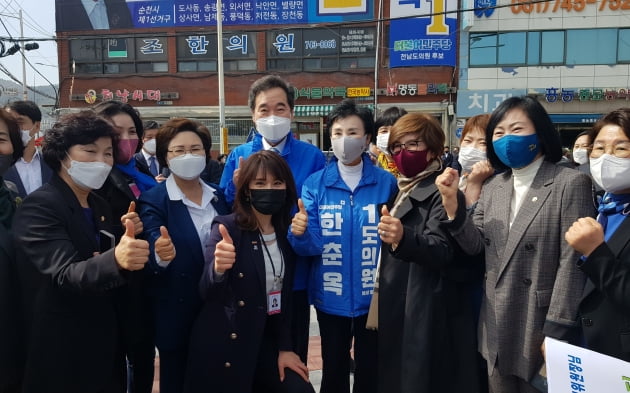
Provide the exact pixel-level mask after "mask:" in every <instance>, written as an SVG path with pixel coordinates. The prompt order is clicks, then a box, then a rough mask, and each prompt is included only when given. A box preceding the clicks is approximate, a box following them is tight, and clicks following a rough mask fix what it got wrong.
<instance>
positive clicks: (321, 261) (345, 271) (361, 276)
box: [289, 100, 398, 393]
mask: <svg viewBox="0 0 630 393" xmlns="http://www.w3.org/2000/svg"><path fill="white" fill-rule="evenodd" d="M327 126H328V129H329V131H330V135H331V144H332V149H333V153H334V155H335V158H334V159H333V161H331V163H330V164H329V165H328V166H326V168H324V169H322V170H320V171H318V172H316V173H314V174H313V175H311V176H310V177H309V178H308V179H306V181H305V182H304V186H303V187H302V198H301V200H300V201H299V202H298V206H299V212H298V213H297V214H296V215H295V217H294V219H293V222H292V226H291V231H290V233H289V242H290V243H291V245H292V246H293V248H294V250H295V251H296V253H297V254H299V255H316V256H317V257H318V258H317V260H316V262H314V263H313V265H312V266H311V277H310V282H309V300H310V301H311V303H312V304H314V305H315V308H316V310H317V320H318V322H319V330H320V335H321V340H322V360H323V373H322V384H321V392H323V393H326V392H331V391H333V390H334V391H335V392H348V393H349V392H350V385H349V375H348V374H349V372H350V369H349V359H350V346H351V343H352V338H354V354H355V356H354V359H355V365H356V366H355V374H354V390H353V392H355V393H363V392H375V391H376V386H377V383H376V369H377V363H376V349H377V345H376V332H375V331H372V330H367V329H366V328H365V324H366V321H367V314H368V309H369V306H370V300H371V298H372V293H373V291H374V278H375V272H376V266H377V260H378V250H380V245H381V241H380V237H379V235H378V233H377V225H378V222H379V219H380V214H379V210H380V207H381V205H383V204H385V203H387V202H388V201H389V200H390V199H391V198H392V197H394V196H395V195H396V193H397V192H398V187H397V184H396V179H395V177H394V176H393V175H391V174H390V173H389V172H386V171H385V170H383V169H381V168H378V167H376V166H374V165H373V164H372V162H371V161H370V159H369V157H368V156H367V155H366V154H363V152H364V151H365V149H366V148H367V146H368V145H369V143H370V141H371V139H372V135H373V130H374V121H373V117H372V112H371V111H370V110H369V109H367V108H364V107H358V106H356V105H355V103H354V102H353V101H351V100H344V101H342V102H341V104H339V105H337V106H336V107H335V109H333V111H332V113H331V114H330V115H329V120H328V125H327Z"/></svg>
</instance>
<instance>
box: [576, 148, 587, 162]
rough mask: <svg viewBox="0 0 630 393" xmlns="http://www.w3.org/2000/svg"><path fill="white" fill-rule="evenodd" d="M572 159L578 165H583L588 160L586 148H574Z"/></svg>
mask: <svg viewBox="0 0 630 393" xmlns="http://www.w3.org/2000/svg"><path fill="white" fill-rule="evenodd" d="M573 161H575V162H576V163H578V164H580V165H584V164H586V163H587V162H588V150H587V149H574V150H573Z"/></svg>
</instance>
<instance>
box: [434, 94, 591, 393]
mask: <svg viewBox="0 0 630 393" xmlns="http://www.w3.org/2000/svg"><path fill="white" fill-rule="evenodd" d="M486 153H487V156H488V160H489V161H490V164H491V165H492V167H493V168H495V169H498V170H502V171H503V173H500V174H498V175H496V176H494V177H493V178H491V180H490V181H488V182H487V183H486V184H485V185H484V186H483V189H482V191H481V195H480V197H479V201H478V203H477V206H476V208H475V211H474V213H473V214H472V216H470V215H469V214H468V213H467V211H466V207H467V206H466V202H465V198H464V195H463V194H462V193H461V191H459V192H458V183H459V175H458V173H457V171H455V170H452V169H449V168H447V169H446V170H445V171H444V173H443V174H442V175H440V177H438V179H437V180H436V184H437V185H438V187H439V189H440V193H441V195H442V203H443V205H444V208H445V210H446V213H447V217H444V218H443V220H442V225H443V226H444V228H446V229H447V230H448V231H449V233H450V234H451V235H452V237H453V239H454V240H455V241H456V242H457V244H458V245H459V246H460V248H461V249H462V250H463V251H464V252H465V253H466V254H468V255H476V254H479V253H480V252H482V251H485V261H486V274H485V276H484V281H485V282H484V288H485V296H484V298H483V300H482V305H481V314H480V323H479V340H480V342H479V350H480V352H481V354H482V355H483V357H484V358H485V359H486V361H487V364H488V373H489V378H488V383H489V387H490V391H491V392H493V393H501V392H506V393H507V392H510V393H512V392H514V393H518V392H520V393H524V392H536V391H537V390H536V389H535V388H533V387H532V386H531V385H530V383H529V381H530V380H531V378H532V377H533V376H534V374H535V373H537V372H538V370H539V369H540V367H541V365H542V363H543V353H542V350H541V346H542V343H543V340H544V338H545V336H549V337H553V338H557V339H561V340H572V339H574V338H575V335H576V333H577V329H576V326H577V320H576V315H577V307H578V303H579V298H580V296H581V293H582V289H583V287H584V275H583V274H582V273H581V272H580V271H579V270H578V269H577V268H576V266H575V261H576V260H577V258H579V255H578V254H577V253H576V252H575V251H573V250H572V249H571V247H569V245H568V244H567V243H566V242H564V241H563V236H564V233H565V232H566V231H567V230H568V229H569V227H570V225H571V224H572V223H573V222H574V221H575V220H576V219H577V218H578V217H581V216H583V215H585V214H586V215H588V214H589V213H591V212H593V202H592V200H593V195H592V192H591V190H592V188H591V187H592V186H591V181H590V179H589V178H588V176H586V175H584V174H583V173H580V172H578V171H575V170H572V169H569V168H566V167H563V166H560V165H558V164H557V162H558V161H560V159H561V158H562V145H561V143H560V135H559V134H558V131H557V130H556V129H555V127H554V126H553V123H552V122H551V119H550V117H549V115H548V114H547V112H546V111H545V109H544V108H543V106H542V105H541V104H540V103H539V102H538V101H536V99H535V98H532V97H529V96H524V97H511V98H508V99H507V100H505V101H503V102H502V103H501V104H500V105H499V106H498V108H497V109H495V111H494V112H493V113H492V115H491V117H490V121H489V123H488V126H487V128H486Z"/></svg>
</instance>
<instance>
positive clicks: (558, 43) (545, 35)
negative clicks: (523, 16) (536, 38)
mask: <svg viewBox="0 0 630 393" xmlns="http://www.w3.org/2000/svg"><path fill="white" fill-rule="evenodd" d="M563 63H564V31H543V32H541V36H540V64H545V65H547V64H558V65H561V64H563Z"/></svg>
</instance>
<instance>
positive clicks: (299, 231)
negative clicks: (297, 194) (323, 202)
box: [291, 198, 308, 236]
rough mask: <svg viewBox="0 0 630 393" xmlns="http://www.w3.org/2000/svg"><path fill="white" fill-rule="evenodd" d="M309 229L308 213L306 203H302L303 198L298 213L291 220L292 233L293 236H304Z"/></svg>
mask: <svg viewBox="0 0 630 393" xmlns="http://www.w3.org/2000/svg"><path fill="white" fill-rule="evenodd" d="M307 227H308V214H307V213H306V208H305V207H304V202H302V198H300V199H298V212H297V213H295V216H293V220H291V233H292V234H293V236H302V235H303V234H304V232H306V228H307Z"/></svg>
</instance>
